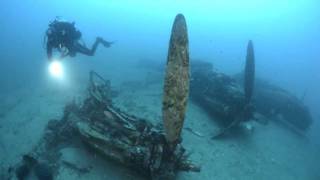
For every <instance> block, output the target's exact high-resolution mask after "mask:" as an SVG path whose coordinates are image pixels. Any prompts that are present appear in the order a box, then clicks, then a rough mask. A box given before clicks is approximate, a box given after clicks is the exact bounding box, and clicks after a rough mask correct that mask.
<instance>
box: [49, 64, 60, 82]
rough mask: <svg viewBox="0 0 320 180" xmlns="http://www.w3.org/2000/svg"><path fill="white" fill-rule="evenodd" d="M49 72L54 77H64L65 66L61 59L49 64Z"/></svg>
mask: <svg viewBox="0 0 320 180" xmlns="http://www.w3.org/2000/svg"><path fill="white" fill-rule="evenodd" d="M49 73H50V75H51V76H52V77H55V78H62V77H63V68H62V64H61V62H60V61H57V60H54V61H52V62H51V63H50V65H49Z"/></svg>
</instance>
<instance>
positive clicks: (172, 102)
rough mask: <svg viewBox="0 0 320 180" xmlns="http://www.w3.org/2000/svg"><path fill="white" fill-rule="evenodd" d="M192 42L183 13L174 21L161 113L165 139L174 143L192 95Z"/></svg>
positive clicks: (177, 138)
mask: <svg viewBox="0 0 320 180" xmlns="http://www.w3.org/2000/svg"><path fill="white" fill-rule="evenodd" d="M188 46H189V42H188V32H187V24H186V20H185V18H184V16H183V15H182V14H178V15H177V16H176V18H175V20H174V23H173V27H172V31H171V37H170V43H169V51H168V58H167V68H166V75H165V81H164V93H163V105H162V115H163V123H164V128H165V133H166V140H167V141H168V142H169V143H171V144H175V143H177V142H178V141H179V139H180V134H181V130H182V127H183V122H184V118H185V112H186V108H187V101H188V95H189V47H188Z"/></svg>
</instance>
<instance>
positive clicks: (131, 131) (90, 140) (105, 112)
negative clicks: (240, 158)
mask: <svg viewBox="0 0 320 180" xmlns="http://www.w3.org/2000/svg"><path fill="white" fill-rule="evenodd" d="M110 93H111V88H110V82H109V81H104V80H103V79H102V78H101V77H100V76H99V75H98V74H96V73H94V72H91V74H90V84H89V88H88V97H87V98H86V99H85V100H84V102H83V103H82V105H77V104H76V103H74V102H73V103H71V104H69V105H67V106H66V107H65V111H64V116H63V118H62V119H61V120H52V121H50V122H49V123H48V126H47V128H46V132H45V135H44V136H43V138H42V139H41V141H40V142H39V143H38V144H37V146H35V147H34V149H33V150H32V151H31V152H30V153H28V154H27V155H25V156H24V158H23V160H22V162H21V163H19V164H18V165H16V166H13V167H12V168H10V172H9V174H10V173H11V175H8V176H9V177H8V179H10V178H13V177H14V176H15V175H14V173H15V172H18V170H19V169H27V170H28V171H35V168H34V167H35V165H36V164H38V162H45V164H46V165H47V167H50V169H51V170H50V175H51V176H52V177H54V176H55V175H57V173H58V169H59V167H60V165H61V163H63V162H61V161H60V159H59V158H60V157H59V151H60V150H61V148H63V147H66V146H71V145H75V144H85V145H87V146H89V147H91V148H92V149H93V150H94V152H95V153H96V152H98V154H100V155H101V158H107V159H108V160H110V159H111V160H114V161H115V162H118V163H120V164H123V165H124V166H127V167H129V168H131V169H133V170H135V171H137V172H138V173H140V174H142V175H144V176H146V177H148V178H150V179H168V178H172V177H174V176H175V174H176V173H177V172H178V171H200V168H199V167H198V166H195V165H194V164H192V163H191V162H190V161H189V160H188V156H187V155H186V153H185V152H186V151H185V149H184V148H183V147H182V145H181V144H180V143H179V144H177V146H176V148H175V149H174V151H172V149H170V148H169V147H168V142H167V141H166V139H165V134H164V131H163V129H162V128H161V127H160V126H154V125H153V124H151V123H149V121H147V120H144V119H140V118H137V117H134V116H131V115H128V114H126V113H124V112H122V111H120V110H119V109H117V108H115V107H114V106H113V105H112V101H111V98H110ZM31 162H32V163H31ZM26 176H28V175H26Z"/></svg>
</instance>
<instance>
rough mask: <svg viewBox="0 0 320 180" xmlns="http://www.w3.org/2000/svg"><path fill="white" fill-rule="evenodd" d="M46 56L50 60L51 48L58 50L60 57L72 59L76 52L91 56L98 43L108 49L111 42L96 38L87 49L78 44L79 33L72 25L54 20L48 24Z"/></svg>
mask: <svg viewBox="0 0 320 180" xmlns="http://www.w3.org/2000/svg"><path fill="white" fill-rule="evenodd" d="M46 34H47V38H48V40H47V56H48V59H49V60H51V59H52V50H53V48H56V49H58V51H59V52H61V57H65V56H68V55H69V56H71V57H74V56H75V55H76V53H77V52H79V53H82V54H85V55H88V56H93V55H94V53H95V51H96V49H97V47H98V45H99V43H102V44H103V45H104V46H105V47H110V46H111V44H112V43H111V42H107V41H105V40H103V39H102V38H100V37H97V39H96V41H95V42H94V44H93V45H92V48H91V49H89V48H87V47H86V46H84V45H82V44H80V43H79V40H80V38H81V32H80V31H79V30H77V29H76V28H75V26H74V23H70V22H63V21H58V20H54V21H53V22H52V23H50V24H49V28H48V30H47V33H46Z"/></svg>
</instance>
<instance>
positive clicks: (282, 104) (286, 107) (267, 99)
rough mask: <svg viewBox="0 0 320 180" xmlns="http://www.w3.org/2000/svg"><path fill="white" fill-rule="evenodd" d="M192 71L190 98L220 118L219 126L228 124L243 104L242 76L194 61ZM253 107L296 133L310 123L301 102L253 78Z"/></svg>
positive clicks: (288, 93)
mask: <svg viewBox="0 0 320 180" xmlns="http://www.w3.org/2000/svg"><path fill="white" fill-rule="evenodd" d="M191 70H192V71H191V72H192V73H191V79H192V80H191V84H190V94H191V99H192V100H193V101H195V102H196V103H197V104H199V105H200V106H201V107H203V108H204V109H205V110H206V111H207V112H208V113H210V114H212V115H214V116H217V117H219V119H221V121H219V122H221V123H222V125H224V126H226V125H228V124H230V123H231V122H232V121H233V119H234V118H236V117H237V116H239V114H241V110H242V109H243V107H244V106H245V104H246V103H245V98H244V97H245V95H244V91H243V87H242V84H244V82H243V75H241V74H240V75H237V76H235V77H231V76H228V75H226V74H223V73H220V72H218V71H217V70H215V69H213V66H212V64H211V63H208V62H203V61H194V62H193V63H192V64H191ZM252 104H253V106H254V111H255V112H257V113H260V114H262V115H264V116H266V117H269V118H272V119H275V118H274V117H279V118H280V119H279V118H278V119H279V120H281V121H283V122H285V123H286V124H287V125H289V126H291V127H293V128H295V130H296V131H302V132H303V131H306V130H308V128H309V127H310V125H311V124H312V121H313V120H312V117H311V115H310V113H309V110H308V108H307V107H306V106H305V105H304V104H303V102H302V101H301V100H299V99H298V98H297V97H295V96H294V95H292V94H291V93H290V92H288V91H286V90H284V89H282V88H280V87H277V86H275V85H272V84H270V83H268V82H267V81H264V80H261V79H256V82H255V90H254V93H253V97H252Z"/></svg>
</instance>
